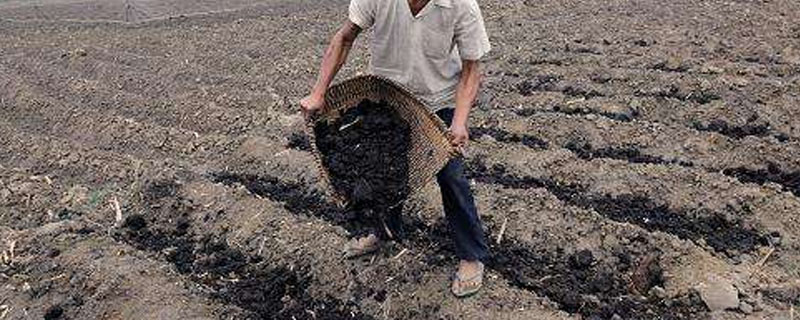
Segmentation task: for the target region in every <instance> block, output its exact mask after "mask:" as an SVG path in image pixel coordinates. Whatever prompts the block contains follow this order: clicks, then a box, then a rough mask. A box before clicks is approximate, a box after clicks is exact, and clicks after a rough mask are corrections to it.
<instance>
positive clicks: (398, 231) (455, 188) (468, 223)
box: [366, 108, 489, 261]
mask: <svg viewBox="0 0 800 320" xmlns="http://www.w3.org/2000/svg"><path fill="white" fill-rule="evenodd" d="M454 111H455V110H453V109H452V108H448V109H442V110H440V111H438V112H436V115H437V116H439V118H440V119H442V121H444V122H445V123H446V124H447V125H448V126H449V125H451V124H452V122H453V113H454ZM436 179H437V181H438V182H439V188H440V189H441V192H442V205H443V206H444V213H445V216H446V217H447V224H448V226H449V228H450V232H451V233H452V237H453V242H454V243H455V247H456V255H457V256H458V258H459V259H463V260H469V261H476V260H479V261H482V260H484V259H486V258H487V257H488V255H489V248H488V247H487V245H486V239H485V237H484V234H483V226H482V224H481V219H480V217H478V210H477V209H476V208H475V200H474V199H473V197H472V191H471V190H470V188H469V181H468V180H467V178H466V177H465V176H464V161H463V160H462V159H461V158H456V159H453V160H450V162H449V163H447V165H446V166H445V167H444V168H442V170H441V171H439V173H438V174H437V175H436ZM402 210H403V209H402V206H398V207H396V208H394V209H391V210H389V212H386V213H385V214H386V221H381V220H380V219H378V220H377V221H370V222H369V224H370V225H371V228H368V229H367V230H366V231H367V232H370V233H373V234H375V235H377V236H378V237H379V238H381V239H384V240H388V239H390V238H392V237H394V238H403V236H404V231H403V222H402V218H401V213H402ZM387 230H389V231H390V232H391V233H392V236H390V235H389V234H388V233H387V232H386V231H387Z"/></svg>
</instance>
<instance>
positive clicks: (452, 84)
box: [300, 0, 491, 297]
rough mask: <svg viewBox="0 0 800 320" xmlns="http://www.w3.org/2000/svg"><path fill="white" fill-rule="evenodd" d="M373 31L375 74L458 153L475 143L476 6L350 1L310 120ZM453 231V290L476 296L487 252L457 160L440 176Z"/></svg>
mask: <svg viewBox="0 0 800 320" xmlns="http://www.w3.org/2000/svg"><path fill="white" fill-rule="evenodd" d="M368 28H373V30H374V37H373V39H372V41H371V43H370V53H371V61H370V71H371V73H373V74H376V75H381V76H384V77H387V78H389V79H392V80H394V81H397V82H399V83H402V84H404V85H405V86H407V87H408V88H410V89H411V90H412V91H414V93H415V94H416V95H417V96H419V97H420V98H422V100H424V101H426V102H427V103H428V105H430V106H431V108H433V110H432V111H434V112H436V115H437V116H439V117H440V118H441V119H442V120H443V121H445V123H447V124H448V125H449V126H450V132H451V133H452V135H453V137H454V139H453V144H454V145H455V146H456V147H458V148H462V149H463V148H464V147H466V144H467V142H468V141H469V133H468V131H467V119H468V117H469V112H470V109H471V107H472V105H473V103H474V102H475V97H476V96H477V94H478V88H479V85H480V81H481V73H480V67H479V59H480V58H481V57H483V56H484V55H485V54H486V53H487V52H488V51H489V50H490V48H491V47H490V45H489V39H488V37H487V35H486V30H485V28H484V25H483V17H482V16H481V12H480V9H479V7H478V4H477V3H476V0H351V3H350V8H349V21H347V22H346V23H345V24H344V26H342V27H341V28H340V29H339V31H338V32H337V33H336V35H335V36H334V37H333V38H332V39H331V42H330V45H329V47H328V49H327V51H326V52H325V56H324V58H323V60H322V66H321V70H320V74H319V77H318V79H317V82H316V84H315V85H314V88H313V89H312V91H311V94H310V95H309V96H307V97H305V98H304V99H303V100H302V101H301V103H300V104H301V107H302V108H303V111H304V113H305V114H306V115H309V114H311V113H313V112H315V111H316V110H318V109H320V108H321V107H322V106H323V104H324V96H325V92H326V90H327V89H328V87H329V86H330V84H331V82H332V81H333V78H334V77H335V76H336V73H337V72H338V71H339V69H340V68H341V66H342V65H343V64H344V63H345V61H346V59H347V56H348V54H349V52H350V48H351V47H352V44H353V42H354V41H355V39H356V37H358V35H359V34H360V33H361V31H362V30H365V29H368ZM437 181H438V182H439V186H440V188H441V192H442V202H443V204H444V210H445V213H446V216H447V220H448V224H449V226H450V229H451V230H452V232H453V238H454V242H455V244H456V251H457V252H456V253H457V255H458V257H459V259H460V262H459V266H458V271H457V272H456V276H455V277H454V280H453V283H452V285H451V291H452V292H453V294H455V295H456V296H458V297H463V296H468V295H471V294H474V293H475V292H477V291H478V290H479V289H480V287H481V285H482V282H483V269H484V267H483V263H482V260H483V259H485V258H486V257H487V255H488V248H487V245H486V241H485V238H484V234H483V229H482V226H481V221H480V219H479V217H478V213H477V210H476V208H475V203H474V200H473V197H472V193H471V191H470V188H469V182H468V181H467V179H466V178H465V177H464V168H463V162H462V161H461V160H460V159H456V160H453V161H451V162H450V163H448V164H447V166H445V168H443V169H442V171H440V172H439V174H438V175H437ZM378 241H379V238H378V236H376V235H375V234H370V235H368V236H366V237H363V238H358V239H354V240H353V241H351V243H350V244H349V245H348V248H347V250H346V251H348V254H349V255H350V256H357V255H362V254H368V253H372V252H374V251H375V250H377V248H378Z"/></svg>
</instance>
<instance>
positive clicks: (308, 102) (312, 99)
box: [300, 94, 325, 118]
mask: <svg viewBox="0 0 800 320" xmlns="http://www.w3.org/2000/svg"><path fill="white" fill-rule="evenodd" d="M324 104H325V98H324V95H323V96H319V95H315V94H311V95H308V96H306V97H305V98H303V99H302V100H300V108H301V109H302V111H303V116H305V117H306V118H308V117H311V116H312V115H314V113H316V112H317V111H319V110H320V109H322V106H323V105H324Z"/></svg>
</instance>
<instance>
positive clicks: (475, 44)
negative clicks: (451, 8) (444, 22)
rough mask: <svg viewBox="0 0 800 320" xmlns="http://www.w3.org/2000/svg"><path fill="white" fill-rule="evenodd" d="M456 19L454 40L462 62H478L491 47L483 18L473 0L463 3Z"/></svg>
mask: <svg viewBox="0 0 800 320" xmlns="http://www.w3.org/2000/svg"><path fill="white" fill-rule="evenodd" d="M465 2H467V4H466V5H465V7H464V8H462V9H461V10H459V11H460V13H459V14H458V17H457V18H456V19H457V20H456V28H455V40H456V44H457V45H458V53H459V55H460V56H461V59H463V60H480V59H481V58H482V57H483V56H484V55H485V54H486V53H488V52H489V51H490V50H491V49H492V46H491V44H489V36H488V35H487V34H486V27H484V24H483V16H482V15H481V9H480V7H478V3H477V2H476V1H475V0H467V1H465Z"/></svg>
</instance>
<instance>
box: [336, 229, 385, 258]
mask: <svg viewBox="0 0 800 320" xmlns="http://www.w3.org/2000/svg"><path fill="white" fill-rule="evenodd" d="M379 248H380V240H379V239H378V237H377V236H375V235H374V234H370V235H368V236H366V237H361V238H354V239H351V240H350V241H348V242H347V244H345V247H344V257H345V259H354V258H358V257H361V256H365V255H368V254H372V253H375V252H376V251H378V249H379Z"/></svg>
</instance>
